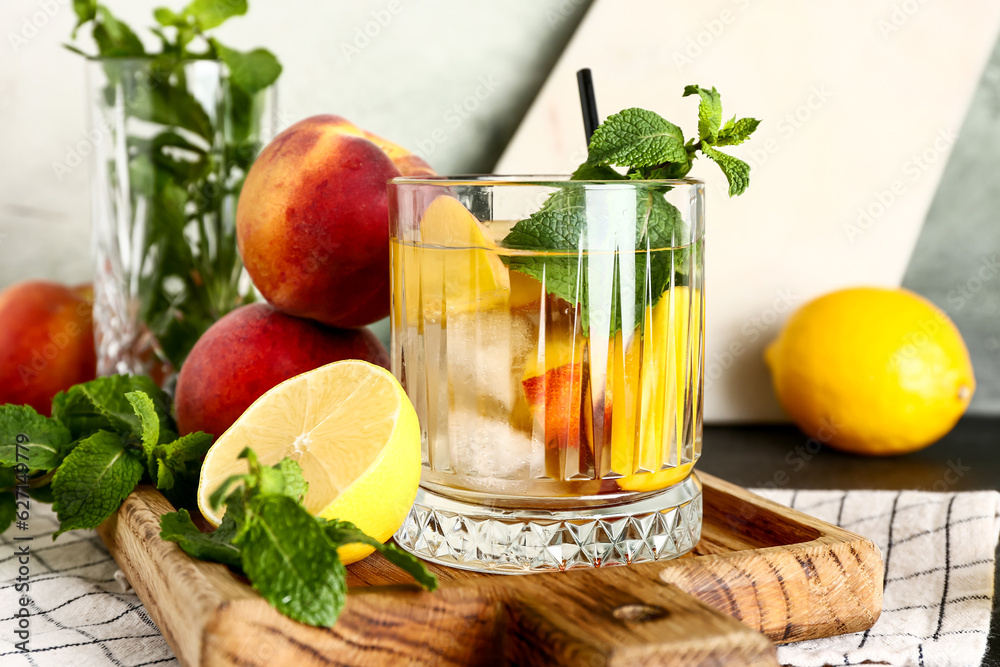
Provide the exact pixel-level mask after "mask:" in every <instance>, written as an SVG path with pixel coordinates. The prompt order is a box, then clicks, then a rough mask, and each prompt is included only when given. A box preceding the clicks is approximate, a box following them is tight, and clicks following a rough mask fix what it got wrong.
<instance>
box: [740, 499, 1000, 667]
mask: <svg viewBox="0 0 1000 667" xmlns="http://www.w3.org/2000/svg"><path fill="white" fill-rule="evenodd" d="M755 491H756V492H757V493H759V494H761V495H762V496H766V497H768V498H770V499H771V500H774V501H776V502H779V503H781V504H783V505H788V506H791V507H793V508H795V509H797V510H800V511H802V512H804V513H806V514H810V515H812V516H815V517H817V518H819V519H822V520H824V521H828V522H830V523H833V524H836V525H839V526H842V527H844V528H846V529H847V530H850V531H852V532H855V533H858V534H860V535H864V536H865V537H867V538H869V539H871V540H872V541H874V542H875V544H877V545H878V548H879V549H880V550H881V551H882V559H883V561H884V562H885V594H884V598H883V601H882V616H881V617H880V618H879V620H878V621H877V622H876V623H875V625H874V626H873V627H872V628H871V629H870V630H869V631H867V632H858V633H855V634H850V635H840V636H839V637H827V638H825V639H815V640H812V641H805V642H797V643H794V644H788V645H787V646H781V647H778V660H779V662H781V663H782V664H783V665H794V666H795V667H820V666H822V665H859V664H871V663H875V664H882V665H913V666H914V667H944V666H951V665H955V666H956V667H957V666H961V667H967V666H973V665H979V664H981V663H982V660H983V655H984V653H985V652H986V639H987V636H988V633H989V627H990V616H991V612H992V608H993V575H994V567H995V562H994V559H995V554H996V546H997V537H998V534H1000V518H998V517H1000V493H997V492H995V491H977V492H962V493H927V492H920V491H848V492H844V491H775V490H766V489H765V490H761V489H755Z"/></svg>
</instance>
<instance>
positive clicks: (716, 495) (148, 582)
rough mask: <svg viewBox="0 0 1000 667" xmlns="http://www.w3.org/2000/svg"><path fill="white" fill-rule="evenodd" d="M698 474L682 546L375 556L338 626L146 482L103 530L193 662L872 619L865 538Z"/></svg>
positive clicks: (765, 658)
mask: <svg viewBox="0 0 1000 667" xmlns="http://www.w3.org/2000/svg"><path fill="white" fill-rule="evenodd" d="M700 477H701V479H702V482H703V484H704V508H705V518H704V528H703V530H702V539H701V541H700V542H699V543H698V546H697V547H696V548H695V551H694V553H693V554H690V555H688V556H686V557H684V558H680V559H677V560H673V561H666V562H660V563H644V564H640V565H629V566H624V567H609V568H600V569H587V570H573V571H569V572H557V573H551V574H535V575H528V576H503V575H483V574H476V573H472V572H465V571H462V570H454V569H449V568H445V567H440V566H436V565H431V566H430V567H431V569H432V570H433V571H434V572H435V573H436V574H437V575H438V577H439V579H440V581H441V586H440V587H439V588H438V590H437V591H435V592H434V593H427V592H423V591H420V590H419V589H418V588H417V587H416V586H415V585H413V584H412V583H411V582H410V580H409V579H408V577H407V576H406V575H405V574H403V573H402V572H400V571H399V570H396V569H394V568H393V567H392V566H390V565H389V564H388V563H387V562H386V561H385V560H383V559H381V558H380V557H379V556H378V555H375V556H372V557H370V558H368V559H366V560H364V561H362V562H360V563H356V564H354V565H352V566H350V567H349V568H348V570H349V584H350V586H351V591H350V594H349V595H348V600H347V605H346V607H345V609H344V611H343V613H342V615H341V617H340V620H339V621H338V622H337V624H336V626H334V627H333V628H314V627H309V626H306V625H302V624H299V623H296V622H294V621H291V620H289V619H288V618H285V617H284V616H281V615H280V614H278V612H276V611H275V610H274V609H273V608H271V607H270V606H269V605H268V604H267V603H266V602H264V600H263V599H262V598H260V597H259V596H257V595H256V593H254V591H253V590H252V589H251V588H250V587H249V586H248V585H247V584H246V582H245V580H244V579H242V578H241V577H239V576H237V575H234V574H233V573H232V572H231V571H230V570H229V569H228V568H226V567H225V566H223V565H219V564H216V563H205V562H201V561H197V560H194V559H192V558H190V557H188V556H187V555H186V554H185V553H184V552H183V551H181V549H180V548H179V547H178V546H177V545H176V544H174V543H172V542H164V541H162V540H161V539H160V537H159V532H160V528H159V517H160V515H162V514H163V513H165V512H169V511H172V510H173V508H172V507H171V506H170V504H169V503H168V502H167V501H166V499H164V498H163V496H162V495H161V494H160V493H159V492H157V491H156V490H154V489H152V488H149V487H140V488H139V489H138V490H136V491H135V492H134V493H133V494H132V495H131V496H129V497H128V499H127V500H126V501H125V503H124V504H123V505H122V508H121V510H119V512H118V514H117V515H115V516H113V517H111V518H110V519H109V520H108V521H107V522H105V523H104V525H102V526H101V527H100V529H99V531H98V532H99V533H100V536H101V538H102V539H103V540H104V543H105V544H106V545H107V547H108V550H109V551H110V552H111V555H112V556H113V557H114V558H115V560H116V561H117V562H118V565H119V567H121V569H122V571H123V572H124V573H125V575H126V576H127V577H128V580H129V581H130V582H131V583H132V586H133V588H135V590H136V592H137V593H138V595H139V598H140V599H141V600H142V602H143V604H144V605H145V606H146V610H147V612H148V613H149V615H150V616H151V617H152V619H153V620H154V621H155V622H156V625H157V627H159V629H160V631H161V632H163V635H164V637H165V638H166V640H167V642H168V643H169V644H170V646H171V648H173V650H174V652H175V653H176V655H177V658H178V659H179V660H180V662H181V663H182V664H183V665H185V666H187V667H195V666H203V667H210V666H211V667H217V666H227V667H228V666H237V665H238V666H240V667H250V666H262V667H263V666H267V667H277V666H283V665H295V666H296V667H311V666H313V665H317V666H318V665H404V664H414V665H497V664H518V665H521V664H540V665H542V664H544V665H588V666H590V665H593V666H595V667H601V666H611V665H640V664H641V665H722V664H725V665H776V664H777V662H776V660H775V657H774V645H773V644H772V643H771V642H772V641H773V642H776V643H785V642H792V641H799V640H803V639H814V638H817V637H826V636H830V635H835V634H841V633H847V632H858V631H860V630H864V629H867V628H869V627H871V626H872V625H873V624H874V623H875V621H876V619H877V618H878V615H879V612H880V610H881V608H882V559H881V556H880V554H879V551H878V548H877V547H876V546H875V545H874V544H873V543H872V542H871V541H870V540H868V539H866V538H863V537H860V536H858V535H855V534H853V533H850V532H848V531H845V530H843V529H841V528H837V527H835V526H832V525H830V524H827V523H824V522H822V521H819V520H818V519H814V518H812V517H810V516H807V515H805V514H802V513H801V512H797V511H795V510H791V509H788V508H786V507H783V506H781V505H778V504H776V503H773V502H771V501H768V500H765V499H764V498H761V497H759V496H756V495H754V494H752V493H750V492H748V491H746V490H745V489H743V488H740V487H738V486H735V485H733V484H729V483H728V482H724V481H722V480H720V479H718V478H716V477H712V476H711V475H706V474H702V475H700ZM761 633H762V634H761ZM768 640H770V641H768Z"/></svg>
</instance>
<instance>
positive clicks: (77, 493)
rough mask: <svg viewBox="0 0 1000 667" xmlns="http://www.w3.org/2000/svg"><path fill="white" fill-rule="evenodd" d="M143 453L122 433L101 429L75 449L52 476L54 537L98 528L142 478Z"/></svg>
mask: <svg viewBox="0 0 1000 667" xmlns="http://www.w3.org/2000/svg"><path fill="white" fill-rule="evenodd" d="M142 470H143V465H142V460H141V454H140V452H138V451H137V450H132V449H126V447H125V445H124V443H123V441H122V438H121V436H119V435H118V434H117V433H110V432H108V431H98V432H97V433H95V434H94V435H92V436H90V437H89V438H86V439H84V440H81V441H80V442H79V443H78V444H77V445H76V447H74V448H73V451H71V452H70V453H69V454H68V455H67V456H66V458H65V459H64V460H63V462H62V465H60V466H59V469H58V470H56V474H55V476H54V477H53V478H52V495H53V498H54V502H53V503H52V509H53V510H55V512H56V514H57V515H58V517H59V530H58V531H56V533H55V534H54V535H53V536H52V538H53V539H55V538H56V537H58V536H59V535H61V534H62V533H65V532H66V531H67V530H73V529H75V528H96V527H97V526H99V525H100V524H101V522H103V521H104V520H105V519H107V518H108V517H109V516H111V515H112V514H114V513H115V511H116V510H117V509H118V508H119V507H120V506H121V504H122V501H123V500H125V498H126V497H127V496H128V494H130V493H131V492H132V489H134V488H135V485H136V484H137V483H138V482H139V479H140V478H141V477H142Z"/></svg>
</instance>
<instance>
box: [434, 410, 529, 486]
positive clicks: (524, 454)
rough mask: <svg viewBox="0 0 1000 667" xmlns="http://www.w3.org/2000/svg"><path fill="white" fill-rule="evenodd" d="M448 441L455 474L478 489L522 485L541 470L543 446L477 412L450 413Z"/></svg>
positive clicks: (505, 424) (503, 423) (455, 411)
mask: <svg viewBox="0 0 1000 667" xmlns="http://www.w3.org/2000/svg"><path fill="white" fill-rule="evenodd" d="M448 440H449V442H450V443H451V456H452V465H453V467H454V470H455V472H456V473H457V474H459V475H465V476H468V477H475V478H478V479H477V480H476V485H477V486H479V487H482V484H487V485H489V486H491V487H492V488H496V487H497V484H496V483H495V482H499V481H503V480H510V481H522V482H526V481H528V480H530V479H531V478H532V472H533V471H537V470H542V469H544V466H545V445H544V443H542V442H540V441H533V440H532V439H531V436H529V435H528V434H527V433H524V432H523V431H520V430H518V429H516V428H514V427H513V426H511V425H510V424H509V423H507V422H506V421H505V420H503V419H497V418H491V417H489V416H487V415H484V414H482V413H480V412H478V411H471V410H467V409H453V410H452V411H451V413H450V414H449V415H448ZM491 481H492V482H494V484H490V482H491Z"/></svg>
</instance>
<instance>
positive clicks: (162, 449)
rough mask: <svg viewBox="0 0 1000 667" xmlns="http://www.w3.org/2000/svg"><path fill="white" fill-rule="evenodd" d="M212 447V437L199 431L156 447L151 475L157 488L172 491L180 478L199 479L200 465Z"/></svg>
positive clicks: (153, 452)
mask: <svg viewBox="0 0 1000 667" xmlns="http://www.w3.org/2000/svg"><path fill="white" fill-rule="evenodd" d="M211 446H212V436H210V435H209V434H207V433H202V432H201V431H198V432H195V433H188V434H187V435H185V436H183V437H180V438H178V439H177V440H174V441H173V442H170V443H167V444H164V445H157V446H156V447H154V448H153V450H152V453H151V463H150V464H149V475H150V477H151V478H152V479H153V481H154V483H155V484H156V488H158V489H172V488H173V487H174V484H176V483H177V479H178V478H180V477H189V478H197V476H198V467H199V464H200V463H201V460H202V459H203V458H204V456H205V454H206V453H208V448H209V447H211Z"/></svg>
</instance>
